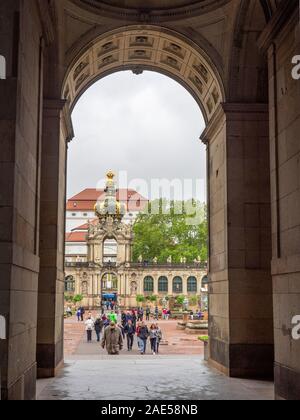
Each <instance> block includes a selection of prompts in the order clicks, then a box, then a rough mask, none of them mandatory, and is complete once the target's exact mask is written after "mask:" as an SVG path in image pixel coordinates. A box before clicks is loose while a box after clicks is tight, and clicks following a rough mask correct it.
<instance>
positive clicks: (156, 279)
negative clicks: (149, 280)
mask: <svg viewBox="0 0 300 420" xmlns="http://www.w3.org/2000/svg"><path fill="white" fill-rule="evenodd" d="M158 278H159V276H153V280H154V291H153V294H154V296H158Z"/></svg>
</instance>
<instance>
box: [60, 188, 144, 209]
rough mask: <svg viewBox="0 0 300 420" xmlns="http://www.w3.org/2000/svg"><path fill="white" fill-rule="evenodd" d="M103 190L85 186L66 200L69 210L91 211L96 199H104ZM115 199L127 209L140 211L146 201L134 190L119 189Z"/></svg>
mask: <svg viewBox="0 0 300 420" xmlns="http://www.w3.org/2000/svg"><path fill="white" fill-rule="evenodd" d="M104 199H105V191H104V190H97V189H92V188H87V189H86V190H83V191H81V192H80V193H79V194H77V195H75V196H74V197H72V198H70V199H69V200H68V202H67V210H69V211H76V210H77V211H78V210H80V211H93V210H94V207H95V204H96V202H97V201H104ZM117 200H119V201H120V202H122V203H124V204H126V205H127V211H129V212H130V211H141V210H143V209H144V208H145V205H146V204H147V203H148V200H147V198H145V197H143V196H142V195H141V194H139V193H138V192H136V191H134V190H125V189H120V190H118V192H117Z"/></svg>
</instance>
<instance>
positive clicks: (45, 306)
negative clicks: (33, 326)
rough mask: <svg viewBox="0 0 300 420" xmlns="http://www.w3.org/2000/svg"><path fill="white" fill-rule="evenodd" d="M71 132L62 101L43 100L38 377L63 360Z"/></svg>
mask: <svg viewBox="0 0 300 420" xmlns="http://www.w3.org/2000/svg"><path fill="white" fill-rule="evenodd" d="M72 136H73V132H72V124H71V121H70V118H69V114H68V109H67V108H66V102H65V101H62V100H59V99H48V100H44V111H43V140H42V173H41V206H40V213H41V223H40V260H41V264H40V276H39V293H38V330H37V363H38V376H39V377H40V378H42V377H43V378H45V377H52V376H54V375H55V374H56V371H57V369H58V368H59V367H60V366H61V365H62V363H63V328H64V322H63V321H64V318H63V310H64V255H65V253H64V236H65V203H66V157H67V142H68V140H71V138H72Z"/></svg>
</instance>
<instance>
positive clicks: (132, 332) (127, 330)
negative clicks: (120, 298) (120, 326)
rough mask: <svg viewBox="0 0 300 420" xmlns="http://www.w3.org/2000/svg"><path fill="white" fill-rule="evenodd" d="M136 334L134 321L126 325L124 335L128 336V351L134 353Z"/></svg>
mask: <svg viewBox="0 0 300 420" xmlns="http://www.w3.org/2000/svg"><path fill="white" fill-rule="evenodd" d="M135 332H136V330H135V327H134V326H133V324H132V321H128V323H127V324H126V325H125V328H124V333H125V334H126V337H127V348H128V351H132V347H133V343H134V335H135Z"/></svg>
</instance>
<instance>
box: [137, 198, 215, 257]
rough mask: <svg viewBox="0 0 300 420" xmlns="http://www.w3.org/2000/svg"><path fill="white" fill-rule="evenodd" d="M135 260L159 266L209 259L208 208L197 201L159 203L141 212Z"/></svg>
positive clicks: (157, 201) (160, 201)
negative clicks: (158, 264) (155, 262)
mask: <svg viewBox="0 0 300 420" xmlns="http://www.w3.org/2000/svg"><path fill="white" fill-rule="evenodd" d="M133 230H134V235H135V239H134V247H133V259H134V261H138V259H139V257H140V256H142V257H143V260H144V261H153V260H154V259H155V258H157V260H158V262H159V263H165V262H167V260H168V258H169V257H170V256H171V257H172V262H174V263H180V262H181V259H182V258H185V259H186V262H187V263H191V262H193V261H195V260H197V259H198V258H199V257H200V258H201V261H206V260H207V239H208V229H207V209H206V205H205V204H202V203H199V202H197V201H194V200H190V201H186V202H182V201H180V202H179V201H176V202H174V201H167V200H156V201H152V202H151V203H150V204H149V208H148V210H147V211H145V212H144V213H141V214H140V215H139V216H138V218H137V220H136V222H135V224H134V228H133Z"/></svg>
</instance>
